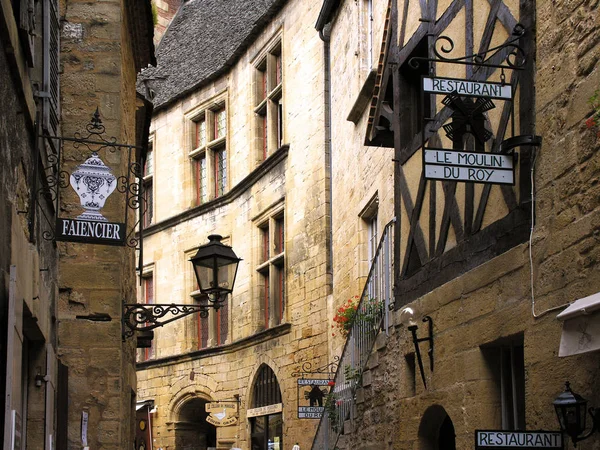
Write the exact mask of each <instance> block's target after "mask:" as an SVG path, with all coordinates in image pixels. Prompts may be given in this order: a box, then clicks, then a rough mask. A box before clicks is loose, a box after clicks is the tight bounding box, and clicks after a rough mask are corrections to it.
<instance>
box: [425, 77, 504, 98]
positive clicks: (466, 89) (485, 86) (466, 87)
mask: <svg viewBox="0 0 600 450" xmlns="http://www.w3.org/2000/svg"><path fill="white" fill-rule="evenodd" d="M423 91H425V92H429V93H432V94H453V93H455V92H456V93H457V94H458V95H464V96H469V97H486V98H497V99H501V100H511V99H512V86H511V85H510V84H502V83H491V82H489V81H485V82H484V81H471V80H458V79H454V78H438V77H435V78H434V77H424V78H423Z"/></svg>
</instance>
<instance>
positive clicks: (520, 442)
mask: <svg viewBox="0 0 600 450" xmlns="http://www.w3.org/2000/svg"><path fill="white" fill-rule="evenodd" d="M516 448H524V449H539V448H546V449H563V448H564V447H563V438H562V433H561V432H560V431H500V430H476V431H475V450H487V449H496V450H503V449H516Z"/></svg>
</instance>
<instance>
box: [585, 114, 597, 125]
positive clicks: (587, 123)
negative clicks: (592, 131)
mask: <svg viewBox="0 0 600 450" xmlns="http://www.w3.org/2000/svg"><path fill="white" fill-rule="evenodd" d="M594 125H596V120H595V119H594V116H592V117H590V118H588V119H587V120H586V121H585V126H586V127H588V128H592V127H593V126H594Z"/></svg>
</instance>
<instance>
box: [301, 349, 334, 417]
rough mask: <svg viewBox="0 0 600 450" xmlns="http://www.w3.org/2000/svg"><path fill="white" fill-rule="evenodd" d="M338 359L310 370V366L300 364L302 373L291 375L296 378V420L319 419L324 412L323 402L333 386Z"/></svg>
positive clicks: (309, 364) (306, 363) (307, 363)
mask: <svg viewBox="0 0 600 450" xmlns="http://www.w3.org/2000/svg"><path fill="white" fill-rule="evenodd" d="M338 361H339V358H337V357H336V358H335V359H334V361H333V362H332V363H330V364H327V365H325V366H324V367H319V368H317V369H312V364H311V363H309V362H305V363H304V364H302V371H296V372H294V373H292V376H295V377H300V378H298V383H297V384H298V419H320V418H321V417H323V412H324V411H325V400H326V397H327V395H328V394H329V393H330V391H331V389H332V388H333V386H334V385H335V383H334V380H333V377H334V375H335V372H336V370H337V366H338Z"/></svg>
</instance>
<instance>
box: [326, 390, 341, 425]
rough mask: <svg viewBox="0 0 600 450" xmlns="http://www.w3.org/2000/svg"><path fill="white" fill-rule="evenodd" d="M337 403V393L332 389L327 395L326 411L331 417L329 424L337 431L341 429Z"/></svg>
mask: <svg viewBox="0 0 600 450" xmlns="http://www.w3.org/2000/svg"><path fill="white" fill-rule="evenodd" d="M337 405H338V400H337V398H336V397H335V393H334V392H333V391H330V392H329V394H327V397H325V413H326V414H327V417H329V424H330V426H331V429H332V430H333V431H335V432H336V433H337V431H338V429H339V424H338V419H339V413H338V409H337Z"/></svg>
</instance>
